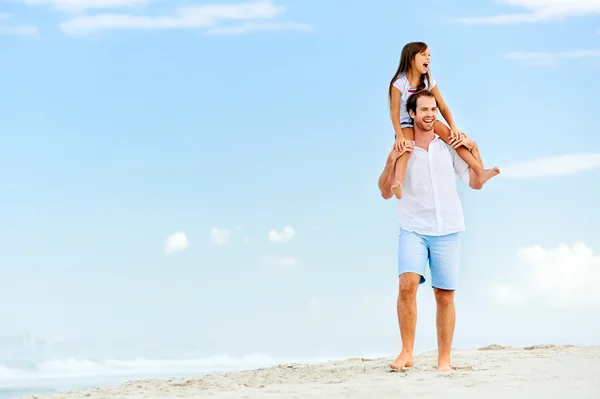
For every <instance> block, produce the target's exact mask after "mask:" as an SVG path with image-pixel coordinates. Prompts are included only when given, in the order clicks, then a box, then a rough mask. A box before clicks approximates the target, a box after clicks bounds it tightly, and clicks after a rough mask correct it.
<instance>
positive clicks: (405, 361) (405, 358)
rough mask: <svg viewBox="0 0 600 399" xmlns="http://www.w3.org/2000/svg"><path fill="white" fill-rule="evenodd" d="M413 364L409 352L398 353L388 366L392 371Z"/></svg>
mask: <svg viewBox="0 0 600 399" xmlns="http://www.w3.org/2000/svg"><path fill="white" fill-rule="evenodd" d="M412 366H413V357H412V355H411V354H409V353H400V354H399V355H398V357H397V358H396V360H394V361H393V362H392V364H390V368H391V369H392V370H394V371H402V370H403V369H404V368H405V367H412Z"/></svg>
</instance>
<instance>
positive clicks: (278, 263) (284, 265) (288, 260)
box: [264, 256, 300, 269]
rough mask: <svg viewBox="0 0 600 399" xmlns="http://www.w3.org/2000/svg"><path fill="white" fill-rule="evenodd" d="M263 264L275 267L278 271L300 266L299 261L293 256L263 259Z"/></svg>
mask: <svg viewBox="0 0 600 399" xmlns="http://www.w3.org/2000/svg"><path fill="white" fill-rule="evenodd" d="M264 263H265V264H266V265H267V266H271V267H275V268H278V269H294V268H296V267H297V266H298V265H300V260H299V259H298V258H295V257H293V256H280V257H276V256H267V257H266V258H265V259H264Z"/></svg>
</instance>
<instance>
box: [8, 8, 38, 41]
mask: <svg viewBox="0 0 600 399" xmlns="http://www.w3.org/2000/svg"><path fill="white" fill-rule="evenodd" d="M37 34H38V27H37V26H35V25H28V24H21V23H19V22H17V21H16V20H15V19H14V18H13V17H12V15H10V14H5V13H0V35H5V36H34V35H37Z"/></svg>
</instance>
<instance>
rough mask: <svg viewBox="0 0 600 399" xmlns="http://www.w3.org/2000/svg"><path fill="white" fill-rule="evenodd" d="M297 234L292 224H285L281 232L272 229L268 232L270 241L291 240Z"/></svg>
mask: <svg viewBox="0 0 600 399" xmlns="http://www.w3.org/2000/svg"><path fill="white" fill-rule="evenodd" d="M295 235H296V230H294V228H293V227H292V226H289V225H288V226H284V227H283V230H281V232H278V231H276V230H275V229H271V230H270V231H269V233H268V234H267V237H268V239H269V241H271V242H287V241H290V240H291V239H292V238H294V236H295Z"/></svg>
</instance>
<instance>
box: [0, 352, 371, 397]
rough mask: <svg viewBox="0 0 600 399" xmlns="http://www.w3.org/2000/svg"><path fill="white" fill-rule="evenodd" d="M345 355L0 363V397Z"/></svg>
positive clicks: (258, 355)
mask: <svg viewBox="0 0 600 399" xmlns="http://www.w3.org/2000/svg"><path fill="white" fill-rule="evenodd" d="M346 357H347V356H344V357H334V358H313V359H302V360H298V359H279V360H276V359H274V358H272V357H269V356H266V355H262V354H252V355H249V356H245V357H241V358H233V357H229V356H213V357H207V358H180V359H147V358H136V359H114V360H95V359H87V360H81V359H76V358H67V359H53V360H45V361H41V362H31V361H20V362H9V363H8V364H6V363H4V364H3V363H2V362H0V399H12V398H16V397H20V396H23V395H32V394H34V395H42V394H53V393H60V392H67V391H71V390H81V389H94V388H100V387H106V386H114V385H120V384H123V383H125V382H127V381H130V380H137V379H148V378H166V379H168V378H172V377H196V376H201V375H205V374H209V373H213V372H231V371H242V370H252V369H257V368H261V367H271V366H275V365H277V364H281V363H299V364H312V363H321V362H325V361H328V360H341V359H345V358H346ZM366 357H377V356H366Z"/></svg>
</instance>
